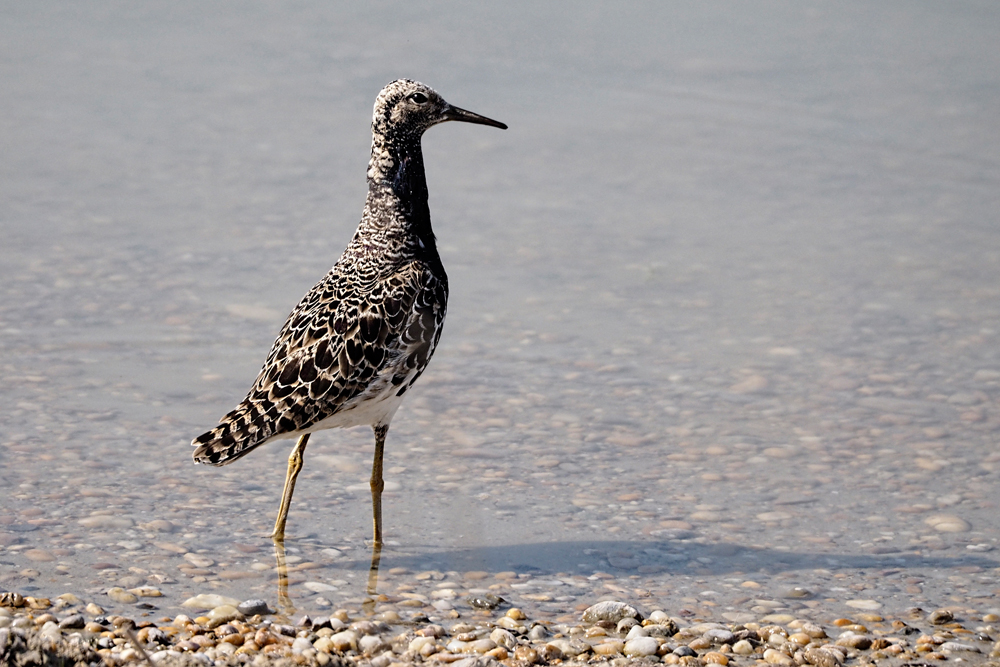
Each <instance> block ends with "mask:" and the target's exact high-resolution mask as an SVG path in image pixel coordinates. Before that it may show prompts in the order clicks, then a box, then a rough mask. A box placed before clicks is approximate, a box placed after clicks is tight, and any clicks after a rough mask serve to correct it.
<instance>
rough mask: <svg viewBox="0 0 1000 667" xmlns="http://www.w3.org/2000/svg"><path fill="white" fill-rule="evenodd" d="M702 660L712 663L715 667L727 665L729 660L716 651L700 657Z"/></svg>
mask: <svg viewBox="0 0 1000 667" xmlns="http://www.w3.org/2000/svg"><path fill="white" fill-rule="evenodd" d="M701 658H702V660H704V661H705V662H706V663H714V664H716V665H728V664H729V658H727V657H726V656H725V655H724V654H722V653H719V652H718V651H709V652H708V653H706V654H705V655H703V656H701Z"/></svg>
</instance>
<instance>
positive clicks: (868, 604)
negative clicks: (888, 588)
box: [844, 600, 882, 611]
mask: <svg viewBox="0 0 1000 667" xmlns="http://www.w3.org/2000/svg"><path fill="white" fill-rule="evenodd" d="M844 604H846V605H847V606H848V607H852V608H854V609H865V610H867V611H874V610H876V609H881V608H882V603H880V602H877V601H875V600H848V601H847V602H845V603H844Z"/></svg>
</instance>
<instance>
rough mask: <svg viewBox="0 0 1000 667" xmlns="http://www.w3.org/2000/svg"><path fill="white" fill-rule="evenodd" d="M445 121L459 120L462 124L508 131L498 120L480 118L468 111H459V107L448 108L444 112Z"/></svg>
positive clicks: (449, 106)
mask: <svg viewBox="0 0 1000 667" xmlns="http://www.w3.org/2000/svg"><path fill="white" fill-rule="evenodd" d="M442 115H443V116H444V120H457V121H460V122H462V123H476V124H478V125H490V126H492V127H499V128H500V129H501V130H506V129H507V126H506V125H504V124H503V123H501V122H500V121H498V120H493V119H492V118H487V117H486V116H480V115H479V114H477V113H472V112H471V111H466V110H465V109H459V108H458V107H453V106H451V105H450V104H449V105H448V108H446V109H445V110H444V114H442Z"/></svg>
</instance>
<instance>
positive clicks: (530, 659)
mask: <svg viewBox="0 0 1000 667" xmlns="http://www.w3.org/2000/svg"><path fill="white" fill-rule="evenodd" d="M539 657H540V656H539V655H538V651H536V650H535V649H533V648H531V647H530V646H525V645H524V644H520V645H518V647H517V648H515V649H514V659H515V660H518V661H520V662H526V663H528V664H529V665H533V664H535V663H536V662H538V659H539Z"/></svg>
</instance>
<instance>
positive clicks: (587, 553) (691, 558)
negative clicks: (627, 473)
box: [348, 540, 1000, 575]
mask: <svg viewBox="0 0 1000 667" xmlns="http://www.w3.org/2000/svg"><path fill="white" fill-rule="evenodd" d="M384 560H385V562H386V564H387V566H390V567H404V568H409V569H417V568H420V569H425V570H428V569H440V570H443V571H444V570H456V571H469V570H485V571H488V572H500V571H504V570H513V571H515V572H529V573H532V574H535V575H545V574H556V573H559V572H569V571H572V570H574V569H575V570H576V571H578V572H580V573H591V572H594V571H601V570H605V571H609V572H612V573H620V574H626V573H627V574H634V573H636V572H638V573H640V574H657V573H664V574H672V575H724V574H728V573H740V572H742V573H747V572H758V571H761V570H765V571H767V572H769V573H777V572H787V571H791V570H816V569H825V570H830V571H836V570H847V569H864V570H867V569H886V568H889V569H900V570H905V569H916V568H942V567H967V566H977V567H982V568H995V567H1000V561H998V560H994V559H991V558H986V557H983V556H982V555H979V554H975V555H973V554H963V555H961V556H954V557H946V556H942V557H935V556H928V555H923V554H917V553H914V552H912V551H909V552H906V551H899V552H895V553H880V554H838V553H809V552H794V551H777V550H773V549H766V548H758V547H747V546H741V545H737V544H728V543H723V544H691V543H683V542H676V541H671V540H661V541H641V542H640V541H621V542H614V541H574V542H546V543H531V544H516V545H508V546H498V547H471V548H467V549H452V550H446V551H438V552H429V553H421V554H419V555H416V554H415V555H405V554H398V553H393V552H391V551H390V552H386V553H385V554H384ZM364 565H365V563H364V562H362V561H361V560H357V561H353V562H352V563H351V565H349V566H348V567H351V568H352V569H362V568H363V567H364Z"/></svg>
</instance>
